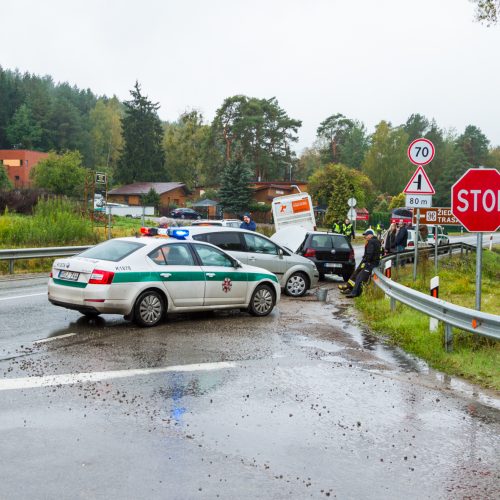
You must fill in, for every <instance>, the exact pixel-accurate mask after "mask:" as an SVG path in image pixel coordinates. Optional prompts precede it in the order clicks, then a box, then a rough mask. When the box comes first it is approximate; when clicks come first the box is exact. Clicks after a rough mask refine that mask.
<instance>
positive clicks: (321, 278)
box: [319, 273, 325, 281]
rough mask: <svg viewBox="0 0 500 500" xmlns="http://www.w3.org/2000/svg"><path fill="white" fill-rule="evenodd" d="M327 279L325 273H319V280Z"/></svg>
mask: <svg viewBox="0 0 500 500" xmlns="http://www.w3.org/2000/svg"><path fill="white" fill-rule="evenodd" d="M324 279H325V273H319V280H320V281H323V280H324Z"/></svg>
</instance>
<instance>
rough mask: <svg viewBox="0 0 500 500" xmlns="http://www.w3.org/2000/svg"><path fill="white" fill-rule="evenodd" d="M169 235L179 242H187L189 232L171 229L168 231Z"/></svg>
mask: <svg viewBox="0 0 500 500" xmlns="http://www.w3.org/2000/svg"><path fill="white" fill-rule="evenodd" d="M167 231H168V235H169V236H172V238H176V239H178V240H185V239H186V238H187V237H188V236H189V230H187V229H176V228H173V227H170V228H168V229H167Z"/></svg>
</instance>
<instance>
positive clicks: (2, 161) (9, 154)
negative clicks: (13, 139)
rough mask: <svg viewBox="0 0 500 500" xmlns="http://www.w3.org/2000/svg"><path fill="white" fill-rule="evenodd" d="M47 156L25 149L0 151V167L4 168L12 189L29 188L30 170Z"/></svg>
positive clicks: (46, 154)
mask: <svg viewBox="0 0 500 500" xmlns="http://www.w3.org/2000/svg"><path fill="white" fill-rule="evenodd" d="M48 156H49V154H48V153H42V152H40V151H29V150H27V149H0V165H3V166H4V168H5V170H6V172H7V177H8V178H9V180H10V181H11V182H12V184H13V186H14V187H16V188H28V187H30V186H31V179H30V172H31V170H33V167H34V166H35V165H36V164H37V163H38V162H39V161H40V160H43V159H45V158H47V157H48Z"/></svg>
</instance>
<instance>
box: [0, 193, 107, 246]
mask: <svg viewBox="0 0 500 500" xmlns="http://www.w3.org/2000/svg"><path fill="white" fill-rule="evenodd" d="M97 240H98V236H97V235H96V234H95V233H94V231H93V230H92V224H91V222H90V221H89V220H88V219H85V218H84V217H83V216H82V215H81V214H80V212H79V210H78V207H77V206H76V205H75V203H73V202H71V201H69V200H67V199H64V198H58V199H49V200H40V201H39V202H38V204H37V205H36V208H35V212H34V214H33V215H32V216H19V215H14V214H9V213H8V212H7V211H6V212H5V213H4V215H1V216H0V246H1V247H3V248H19V247H45V246H47V247H49V246H59V245H78V244H93V243H96V242H97Z"/></svg>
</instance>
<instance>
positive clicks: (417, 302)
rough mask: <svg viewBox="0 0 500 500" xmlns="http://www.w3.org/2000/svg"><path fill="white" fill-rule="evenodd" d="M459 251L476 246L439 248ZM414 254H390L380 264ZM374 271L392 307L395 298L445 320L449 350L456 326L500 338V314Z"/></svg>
mask: <svg viewBox="0 0 500 500" xmlns="http://www.w3.org/2000/svg"><path fill="white" fill-rule="evenodd" d="M458 250H460V252H461V253H463V252H464V251H465V252H466V253H468V252H470V251H475V250H476V247H474V246H472V245H468V244H466V243H453V244H451V245H446V246H442V247H440V248H439V251H440V253H442V252H449V253H453V252H455V251H458ZM429 251H430V252H432V251H433V249H429ZM419 253H420V252H419ZM412 256H413V251H412V252H402V253H401V254H399V255H398V254H396V255H388V256H386V257H384V258H383V259H381V264H380V267H381V268H383V267H384V266H385V263H386V262H387V261H389V260H392V261H394V262H395V261H398V260H400V259H401V260H403V259H408V258H412ZM373 274H374V275H375V277H376V278H375V279H374V282H375V283H376V285H377V286H378V287H379V288H380V289H381V290H382V291H383V292H384V293H385V294H386V295H388V296H389V297H390V299H391V309H392V310H393V309H394V307H395V301H398V302H401V303H403V304H406V305H407V306H409V307H412V308H413V309H416V310H417V311H420V312H422V313H424V314H427V315H428V316H431V317H433V318H436V319H437V320H439V321H442V322H443V323H444V326H445V347H446V349H447V350H451V347H452V342H453V330H452V328H453V327H456V328H460V329H462V330H465V331H468V332H471V333H476V334H478V335H484V336H486V337H491V338H494V339H497V340H500V316H497V315H495V314H489V313H485V312H482V311H476V310H475V309H468V308H466V307H462V306H457V305H455V304H452V303H451V302H447V301H446V300H442V299H437V298H435V297H432V296H431V295H427V294H425V293H422V292H419V291H417V290H413V289H411V288H408V287H406V286H403V285H401V284H400V283H396V282H395V281H393V280H392V279H390V278H387V277H386V276H385V275H384V273H383V271H381V269H375V270H374V271H373Z"/></svg>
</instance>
